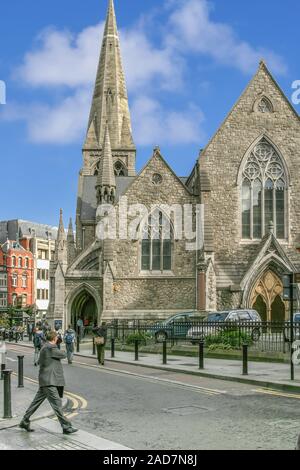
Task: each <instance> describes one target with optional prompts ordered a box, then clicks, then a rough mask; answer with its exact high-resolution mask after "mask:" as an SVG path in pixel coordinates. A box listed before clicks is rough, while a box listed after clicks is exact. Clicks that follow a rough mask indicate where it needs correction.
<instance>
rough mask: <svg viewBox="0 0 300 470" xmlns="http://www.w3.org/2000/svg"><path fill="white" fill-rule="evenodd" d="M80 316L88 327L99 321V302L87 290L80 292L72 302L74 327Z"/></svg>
mask: <svg viewBox="0 0 300 470" xmlns="http://www.w3.org/2000/svg"><path fill="white" fill-rule="evenodd" d="M79 318H81V319H82V321H83V323H84V326H86V327H92V326H93V324H94V322H97V323H98V308H97V304H96V301H95V298H94V297H93V296H92V295H91V294H90V293H89V292H88V291H87V290H82V291H81V292H79V293H78V295H77V296H76V297H75V299H74V300H73V302H72V304H71V324H72V326H73V328H74V329H76V326H77V321H78V319H79Z"/></svg>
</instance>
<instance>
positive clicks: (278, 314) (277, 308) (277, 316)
mask: <svg viewBox="0 0 300 470" xmlns="http://www.w3.org/2000/svg"><path fill="white" fill-rule="evenodd" d="M271 320H272V321H275V322H283V321H284V320H285V306H284V303H283V301H282V299H281V297H280V296H279V295H277V297H276V298H275V300H274V302H273V303H272V306H271Z"/></svg>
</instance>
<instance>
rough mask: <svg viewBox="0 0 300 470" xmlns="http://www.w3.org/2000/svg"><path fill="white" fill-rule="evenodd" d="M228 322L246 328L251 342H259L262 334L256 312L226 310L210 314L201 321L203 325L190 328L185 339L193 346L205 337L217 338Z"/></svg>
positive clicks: (259, 319)
mask: <svg viewBox="0 0 300 470" xmlns="http://www.w3.org/2000/svg"><path fill="white" fill-rule="evenodd" d="M228 322H232V323H238V324H239V325H241V326H242V327H244V328H247V331H249V330H250V334H251V338H252V340H253V341H258V340H259V338H260V336H261V333H262V328H261V322H262V321H261V318H260V316H259V314H258V312H257V311H256V310H227V311H224V312H214V313H210V314H209V315H208V317H207V319H206V320H204V321H203V325H201V326H200V325H197V326H194V327H192V328H190V329H189V331H188V333H187V336H186V337H187V339H189V340H190V341H191V342H192V343H194V344H195V343H197V342H199V341H201V340H204V339H205V338H206V337H207V336H212V335H216V336H217V335H218V334H220V333H221V332H222V331H224V330H226V329H227V328H228ZM218 323H219V324H220V325H218ZM252 323H253V325H252ZM210 324H211V325H210Z"/></svg>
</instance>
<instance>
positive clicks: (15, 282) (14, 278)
mask: <svg viewBox="0 0 300 470" xmlns="http://www.w3.org/2000/svg"><path fill="white" fill-rule="evenodd" d="M11 283H12V286H13V287H18V275H17V274H13V275H12V277H11Z"/></svg>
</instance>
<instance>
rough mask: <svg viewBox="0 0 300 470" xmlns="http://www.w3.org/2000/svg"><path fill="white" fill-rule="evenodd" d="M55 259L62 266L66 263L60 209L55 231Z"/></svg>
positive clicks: (64, 237) (65, 247) (65, 243)
mask: <svg viewBox="0 0 300 470" xmlns="http://www.w3.org/2000/svg"><path fill="white" fill-rule="evenodd" d="M55 252H56V257H55V258H56V261H57V262H58V263H60V264H61V265H62V266H64V265H66V263H67V256H68V250H67V237H66V232H65V227H64V221H63V211H62V209H60V217H59V227H58V232H57V239H56V249H55Z"/></svg>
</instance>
